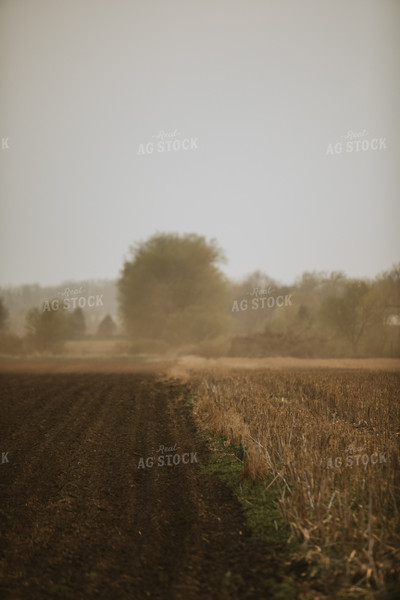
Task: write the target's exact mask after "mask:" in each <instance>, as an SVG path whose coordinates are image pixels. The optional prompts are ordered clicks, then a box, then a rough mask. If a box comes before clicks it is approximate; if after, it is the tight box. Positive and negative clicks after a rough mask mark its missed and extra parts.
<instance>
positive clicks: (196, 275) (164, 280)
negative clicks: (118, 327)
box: [118, 233, 229, 346]
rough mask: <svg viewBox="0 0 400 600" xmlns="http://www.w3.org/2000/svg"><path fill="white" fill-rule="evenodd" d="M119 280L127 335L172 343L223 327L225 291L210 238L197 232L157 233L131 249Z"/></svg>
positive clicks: (202, 336)
mask: <svg viewBox="0 0 400 600" xmlns="http://www.w3.org/2000/svg"><path fill="white" fill-rule="evenodd" d="M131 255H132V256H131V260H127V261H125V264H124V267H123V270H122V274H121V277H120V279H119V281H118V292H119V302H120V311H121V316H122V320H123V322H124V324H125V328H126V331H127V333H128V335H129V336H130V337H131V338H132V339H138V338H145V339H151V340H162V341H165V342H168V343H169V344H170V345H171V346H179V345H181V344H187V343H197V342H201V341H203V340H207V339H212V338H215V337H217V336H220V335H223V334H225V333H226V332H227V330H228V326H229V318H228V314H227V309H228V307H229V292H228V283H227V281H226V278H225V277H224V275H223V274H222V273H221V271H220V270H219V268H218V263H220V262H222V261H224V260H225V259H224V255H223V253H222V250H221V249H220V248H219V247H218V246H217V244H216V242H215V241H214V240H212V241H210V242H208V241H206V240H205V238H204V237H202V236H199V235H196V234H184V235H178V234H172V233H159V234H155V235H153V236H152V237H151V238H150V239H148V240H147V241H145V242H142V243H138V244H136V246H134V247H132V248H131Z"/></svg>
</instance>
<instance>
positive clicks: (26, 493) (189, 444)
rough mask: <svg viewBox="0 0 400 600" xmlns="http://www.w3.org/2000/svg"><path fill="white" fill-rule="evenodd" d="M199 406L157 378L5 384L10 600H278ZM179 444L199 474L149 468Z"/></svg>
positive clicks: (30, 377) (2, 486)
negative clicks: (194, 408) (204, 433)
mask: <svg viewBox="0 0 400 600" xmlns="http://www.w3.org/2000/svg"><path fill="white" fill-rule="evenodd" d="M187 397H188V392H187V390H186V388H185V385H184V384H183V383H182V382H180V381H179V380H175V379H173V378H169V379H168V378H166V377H165V376H161V375H160V374H157V373H149V372H143V373H140V372H139V373H130V374H129V373H101V374H95V373H81V374H73V373H58V374H35V373H26V374H21V373H19V374H17V373H0V403H1V404H0V410H1V418H0V452H8V455H7V460H8V462H5V463H4V464H0V535H1V538H0V581H1V583H0V597H1V598H8V599H13V600H14V599H19V600H22V599H24V600H25V599H29V600H31V599H32V600H34V599H39V598H40V599H43V598H65V599H74V600H76V599H81V598H82V599H85V600H88V599H91V598H104V599H106V598H107V600H118V599H121V600H128V599H132V600H142V599H147V598H151V599H163V600H164V599H166V600H167V599H170V598H171V599H181V600H192V599H200V598H202V599H203V598H204V599H207V600H210V599H214V598H215V599H218V600H225V599H235V598H241V599H257V600H260V599H264V598H271V597H272V594H270V591H269V590H268V583H266V582H267V580H268V579H274V573H275V572H276V567H277V565H276V559H274V558H273V556H272V550H271V549H267V548H265V547H263V546H262V545H260V543H258V542H254V541H252V540H251V539H250V536H249V531H248V530H247V529H246V526H245V524H244V517H243V512H242V509H241V507H240V505H239V504H238V502H237V500H236V499H235V498H234V497H233V495H232V494H231V492H230V491H229V490H228V489H227V488H226V487H225V486H224V485H223V484H222V483H220V482H219V481H218V480H216V479H214V478H210V477H209V476H208V475H206V474H204V473H203V471H202V469H201V464H206V462H207V456H208V450H207V447H206V445H205V444H204V442H200V441H199V440H198V439H197V438H196V431H195V427H194V423H193V420H192V416H191V409H190V407H189V406H188V405H187V404H186V403H185V399H187ZM175 444H177V451H176V452H177V453H179V454H180V455H182V454H183V453H196V454H195V457H196V459H197V461H198V462H197V463H196V462H193V463H192V464H190V463H189V464H182V463H181V464H177V465H173V466H169V467H168V466H164V467H158V466H157V465H156V464H155V465H154V466H153V467H152V468H145V469H138V468H137V467H138V461H139V458H140V457H143V458H144V459H146V458H147V457H148V456H151V455H152V451H154V450H157V449H158V447H159V446H160V445H164V446H174V445H175ZM156 456H158V455H157V454H156Z"/></svg>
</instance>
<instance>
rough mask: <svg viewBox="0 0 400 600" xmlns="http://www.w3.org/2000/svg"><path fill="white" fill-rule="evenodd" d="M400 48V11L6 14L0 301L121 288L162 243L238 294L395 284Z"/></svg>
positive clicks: (375, 2) (129, 8)
mask: <svg viewBox="0 0 400 600" xmlns="http://www.w3.org/2000/svg"><path fill="white" fill-rule="evenodd" d="M399 31H400V2H399V1H398V0H324V1H321V0H262V1H259V0H252V1H249V0H196V1H193V0H185V1H184V0H181V1H179V2H178V1H172V0H147V1H144V0H112V1H110V0H0V52H1V58H0V61H1V63H0V77H1V82H0V83H1V94H0V141H1V149H0V198H1V209H0V285H17V284H21V283H40V284H42V285H50V284H58V283H60V282H62V281H65V280H67V279H77V280H79V279H83V280H88V279H94V278H115V277H117V276H118V274H119V271H120V269H121V267H122V264H123V260H124V256H127V253H128V249H129V246H130V245H132V244H134V243H135V242H137V241H141V240H145V239H147V238H148V237H149V236H150V235H152V234H153V233H155V232H160V231H168V232H172V231H173V232H182V233H183V232H196V233H198V234H201V235H204V236H206V238H207V239H210V238H216V239H217V241H218V243H219V245H220V246H221V247H222V248H223V249H224V250H225V253H226V256H227V258H228V264H227V265H226V266H224V267H223V270H224V271H225V272H226V273H227V274H228V275H229V276H230V277H233V278H240V277H241V276H244V275H245V274H247V273H249V272H251V271H254V270H255V269H260V270H262V271H264V272H266V273H267V274H268V275H270V276H272V277H274V278H277V279H278V280H279V281H281V282H285V283H290V282H292V281H293V280H294V278H295V277H296V276H297V275H300V274H301V273H302V272H303V271H305V270H308V271H311V270H319V271H320V270H326V271H332V270H343V271H345V272H346V273H347V274H348V275H350V276H360V277H373V276H375V275H376V274H377V273H378V272H380V271H382V270H383V269H387V268H390V267H391V265H392V264H393V263H394V262H395V261H399V260H400V235H399V233H400V227H399V223H400V201H399V192H400V161H399V158H400V144H399V133H400V117H399V107H400V69H399V64H400V60H399V59H400V36H399ZM160 131H162V132H165V133H166V134H168V135H171V136H173V137H171V138H170V140H171V143H170V147H171V150H170V151H166V150H167V144H165V141H166V140H164V152H160V151H159V150H160V148H162V146H158V142H160V141H162V139H161V138H157V137H156V136H157V135H159V132H160ZM349 131H350V132H353V134H354V135H357V136H358V137H354V136H353V139H351V134H350V135H349V133H348V132H349ZM345 136H347V139H346V137H345ZM184 140H188V141H185V142H184ZM373 140H376V141H373ZM356 141H358V145H357V148H358V150H359V151H358V152H357V151H356V144H355V142H356ZM172 142H175V150H174V149H173V148H172ZM347 142H353V146H346V143H347ZM149 143H153V152H152V153H150V152H151V145H148V144H149ZM335 144H336V146H335ZM340 144H342V146H340ZM362 144H363V147H364V149H363V148H362ZM182 145H183V146H184V147H185V148H187V149H184V148H182ZM350 148H352V151H349V150H350ZM375 148H376V149H375ZM146 149H147V151H146ZM340 149H341V152H340Z"/></svg>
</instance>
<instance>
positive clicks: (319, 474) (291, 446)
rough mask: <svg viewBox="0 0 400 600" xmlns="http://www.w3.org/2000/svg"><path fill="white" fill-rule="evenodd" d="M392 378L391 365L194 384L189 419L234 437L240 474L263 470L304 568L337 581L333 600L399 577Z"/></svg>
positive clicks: (399, 432)
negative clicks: (241, 451)
mask: <svg viewBox="0 0 400 600" xmlns="http://www.w3.org/2000/svg"><path fill="white" fill-rule="evenodd" d="M399 383H400V375H399V374H398V373H393V372H372V371H370V372H368V371H345V370H343V371H339V370H337V371H331V370H330V371H328V370H321V369H319V370H318V371H304V370H301V371H300V370H298V371H280V372H279V371H269V372H268V371H267V372H265V371H264V372H254V371H253V372H249V371H243V372H238V371H235V372H228V371H226V372H223V371H221V369H218V370H214V371H208V372H204V373H202V374H198V375H197V376H196V378H195V381H194V393H195V394H196V395H197V397H198V398H199V402H198V403H197V406H196V409H195V412H196V417H197V419H198V420H199V423H200V424H201V426H202V427H203V428H206V429H208V430H209V431H211V432H212V433H213V434H223V435H224V436H226V437H227V438H228V440H229V441H230V442H231V443H233V444H239V443H242V445H243V446H244V447H245V449H246V452H245V459H244V464H243V473H242V476H243V477H250V478H253V479H260V478H265V477H267V476H268V477H272V480H273V483H272V485H273V486H275V489H276V492H277V497H278V502H279V506H280V508H281V511H282V514H283V517H284V519H285V520H286V521H287V522H288V523H289V524H290V526H291V528H292V532H293V533H292V535H295V536H297V537H298V538H299V539H300V540H301V541H302V542H303V544H302V548H303V550H302V555H303V556H304V557H306V559H307V560H308V562H309V563H310V565H312V567H310V569H311V573H313V576H314V577H317V578H318V579H321V581H324V582H325V584H326V586H329V585H331V584H332V582H333V581H336V582H338V581H339V582H340V588H341V590H342V592H341V594H340V595H339V596H338V597H357V590H359V591H360V590H362V589H363V590H364V591H366V590H368V589H369V590H374V589H377V590H379V589H381V590H382V589H386V587H387V586H389V585H391V583H392V582H394V581H396V580H397V581H398V579H399V564H400V549H399V546H400V544H399V541H400V518H399V509H400V450H399V442H400V385H399ZM350 446H352V447H351V448H349V447H350ZM379 453H385V454H384V455H383V454H381V455H380V454H379ZM358 455H359V456H360V458H359V459H358V462H359V464H358V466H357V464H356V462H357V459H356V456H358ZM365 455H366V456H368V457H369V459H368V462H367V459H366V458H364V459H362V458H361V457H363V456H365ZM348 456H350V457H352V461H351V460H350V459H347V457H348ZM371 456H373V462H374V463H375V464H372V462H371ZM330 459H331V460H332V463H330ZM335 459H337V461H336V464H337V465H340V459H341V461H342V466H335ZM362 460H363V461H364V463H366V462H367V464H363V463H362V462H361V461H362ZM351 462H352V463H353V464H352V466H351ZM347 465H349V466H347ZM346 593H347V594H349V596H345V594H346ZM351 594H353V595H352V596H351ZM354 594H355V595H354Z"/></svg>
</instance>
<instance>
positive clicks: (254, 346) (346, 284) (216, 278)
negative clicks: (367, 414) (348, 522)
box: [0, 233, 400, 357]
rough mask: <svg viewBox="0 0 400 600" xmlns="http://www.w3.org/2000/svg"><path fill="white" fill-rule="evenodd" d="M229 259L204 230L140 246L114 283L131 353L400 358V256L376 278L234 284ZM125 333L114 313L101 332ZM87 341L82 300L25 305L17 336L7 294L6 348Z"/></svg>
mask: <svg viewBox="0 0 400 600" xmlns="http://www.w3.org/2000/svg"><path fill="white" fill-rule="evenodd" d="M225 260H226V259H225V256H224V253H223V251H222V250H221V249H220V248H219V247H218V245H217V243H216V241H215V240H211V241H207V240H206V239H205V238H204V237H202V236H199V235H196V234H184V235H179V234H172V233H168V234H165V233H159V234H156V235H154V236H152V237H151V238H149V239H148V240H147V241H144V242H140V243H137V244H136V245H135V246H133V247H131V249H130V258H129V259H127V260H125V262H124V265H123V268H122V271H121V275H120V277H119V279H118V281H117V282H116V284H114V283H113V282H110V281H108V282H107V286H108V287H107V290H108V294H109V298H110V300H109V301H110V302H115V303H116V302H117V301H118V305H119V317H120V322H121V323H122V335H123V336H124V337H125V339H127V340H129V342H130V347H131V351H132V352H133V353H165V352H168V353H173V354H175V355H176V354H180V353H181V354H187V353H193V354H200V355H204V356H220V355H229V356H248V357H262V356H274V355H281V356H285V355H290V356H299V357H342V356H355V357H356V356H360V357H368V356H370V357H375V356H392V357H397V356H400V263H399V264H397V265H394V266H393V267H392V269H390V270H388V271H385V272H383V273H381V274H379V275H378V276H377V277H376V278H375V279H373V280H362V279H352V278H348V277H347V276H346V275H345V274H344V273H342V272H333V273H325V272H322V273H321V272H319V273H317V272H313V273H309V272H306V273H303V275H302V276H301V277H299V278H298V279H297V280H296V281H295V283H294V284H293V285H290V286H288V285H280V284H279V282H277V281H276V280H274V279H273V278H271V277H269V276H268V275H267V274H265V273H262V272H260V271H256V272H254V273H252V274H251V275H249V276H248V277H246V278H245V279H244V280H243V281H241V282H231V281H229V280H228V278H227V277H226V276H225V275H224V274H223V273H222V271H221V270H220V265H221V264H222V263H223V262H224V261H225ZM112 286H114V287H112ZM112 290H114V291H113V292H112ZM113 293H114V295H115V296H116V298H115V299H114V300H113V299H112V294H113ZM120 331H121V330H120ZM117 333H118V331H117V327H116V323H115V322H114V320H113V319H112V317H111V316H110V314H107V315H105V316H103V317H102V320H101V322H100V323H99V324H98V327H97V331H96V334H95V338H97V339H113V338H115V336H116V335H117ZM83 339H88V333H87V326H86V321H85V312H84V311H83V310H82V309H81V308H76V309H75V310H73V311H61V310H59V311H43V310H41V308H38V307H37V306H36V307H33V308H32V307H31V308H30V309H29V310H27V311H25V335H24V336H16V335H15V334H14V333H12V332H11V330H10V319H9V311H8V307H7V308H6V303H5V302H4V301H3V299H1V298H0V352H2V353H4V352H9V353H19V352H22V351H25V352H30V351H39V352H41V351H43V352H46V351H51V352H60V351H62V349H63V347H64V343H65V341H67V340H77V341H79V340H83Z"/></svg>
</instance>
